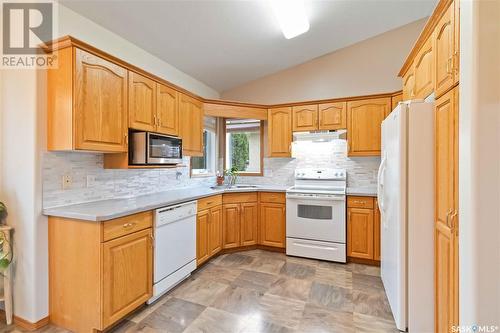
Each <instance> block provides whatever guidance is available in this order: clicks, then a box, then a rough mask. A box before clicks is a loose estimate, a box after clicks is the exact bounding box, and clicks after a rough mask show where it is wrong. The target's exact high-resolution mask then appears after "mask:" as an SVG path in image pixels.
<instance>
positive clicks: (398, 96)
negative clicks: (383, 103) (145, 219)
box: [391, 92, 403, 112]
mask: <svg viewBox="0 0 500 333" xmlns="http://www.w3.org/2000/svg"><path fill="white" fill-rule="evenodd" d="M401 101H403V93H402V92H400V93H398V94H394V95H392V97H391V112H392V111H394V109H395V108H396V106H398V104H399V102H401Z"/></svg>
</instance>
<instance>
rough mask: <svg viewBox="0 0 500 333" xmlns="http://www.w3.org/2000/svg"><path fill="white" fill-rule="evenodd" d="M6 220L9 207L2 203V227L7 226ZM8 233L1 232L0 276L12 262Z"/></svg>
mask: <svg viewBox="0 0 500 333" xmlns="http://www.w3.org/2000/svg"><path fill="white" fill-rule="evenodd" d="M6 218H7V207H6V206H5V204H4V203H3V202H0V225H4V224H5V219H6ZM7 232H9V231H5V230H2V231H0V274H2V275H3V272H4V271H5V270H6V269H7V267H9V265H10V263H11V262H12V244H11V243H10V242H9V241H8V238H7V236H6V233H7ZM6 245H7V246H6Z"/></svg>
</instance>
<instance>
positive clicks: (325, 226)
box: [286, 193, 346, 243]
mask: <svg viewBox="0 0 500 333" xmlns="http://www.w3.org/2000/svg"><path fill="white" fill-rule="evenodd" d="M345 207H346V206H345V195H321V194H300V193H287V196H286V236H287V237H293V238H302V239H311V240H320V241H326V242H338V243H345V240H346V231H345V228H346V221H345V210H346V208H345Z"/></svg>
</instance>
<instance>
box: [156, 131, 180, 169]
mask: <svg viewBox="0 0 500 333" xmlns="http://www.w3.org/2000/svg"><path fill="white" fill-rule="evenodd" d="M148 141H149V142H148V163H151V164H153V163H158V164H168V163H178V162H179V161H180V159H182V146H181V144H180V142H181V141H180V139H178V138H173V137H168V136H163V135H156V134H151V133H150V135H149V140H148Z"/></svg>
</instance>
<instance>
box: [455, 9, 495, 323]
mask: <svg viewBox="0 0 500 333" xmlns="http://www.w3.org/2000/svg"><path fill="white" fill-rule="evenodd" d="M460 7H461V8H460V107H459V119H460V122H459V207H460V208H459V226H460V228H459V231H460V235H459V283H460V290H459V295H460V302H459V303H460V315H459V318H460V325H462V326H468V328H470V327H471V326H472V325H480V326H481V325H488V326H489V325H492V326H495V325H496V326H497V328H496V330H495V331H498V327H500V284H499V281H500V205H499V202H500V149H499V147H500V133H499V131H498V129H499V128H500V25H499V24H498V22H500V2H499V1H477V0H474V1H461V2H460ZM480 329H481V328H480ZM464 331H465V330H464ZM474 331H479V330H477V329H476V330H474ZM489 331H490V332H493V330H489ZM483 332H485V330H484V328H483Z"/></svg>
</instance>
